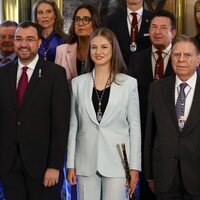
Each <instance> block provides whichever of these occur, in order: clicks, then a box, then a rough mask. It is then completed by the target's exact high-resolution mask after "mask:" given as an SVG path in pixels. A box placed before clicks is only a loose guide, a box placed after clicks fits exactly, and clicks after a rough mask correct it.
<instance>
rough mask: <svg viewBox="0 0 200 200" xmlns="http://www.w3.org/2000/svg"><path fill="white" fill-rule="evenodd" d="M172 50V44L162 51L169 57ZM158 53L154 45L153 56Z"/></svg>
mask: <svg viewBox="0 0 200 200" xmlns="http://www.w3.org/2000/svg"><path fill="white" fill-rule="evenodd" d="M171 48H172V44H171V43H170V45H169V46H168V47H167V48H166V49H164V50H162V52H163V53H165V54H166V55H167V54H169V52H170V51H171ZM156 51H159V50H158V49H157V48H156V47H155V46H154V45H152V52H153V54H154V53H156Z"/></svg>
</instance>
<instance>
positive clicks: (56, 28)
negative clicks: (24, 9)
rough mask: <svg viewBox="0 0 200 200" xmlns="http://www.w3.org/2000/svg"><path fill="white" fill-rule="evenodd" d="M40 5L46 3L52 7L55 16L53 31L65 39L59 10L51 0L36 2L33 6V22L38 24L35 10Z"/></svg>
mask: <svg viewBox="0 0 200 200" xmlns="http://www.w3.org/2000/svg"><path fill="white" fill-rule="evenodd" d="M41 3H47V4H49V5H51V6H52V8H53V10H54V13H55V15H56V19H55V23H54V31H55V32H56V33H57V34H58V35H59V36H60V37H62V38H65V37H66V34H65V33H64V31H63V19H62V17H61V14H60V10H59V8H58V6H57V4H56V2H55V1H53V0H38V1H37V2H36V3H35V4H34V6H33V21H34V22H36V23H37V24H38V20H37V9H38V7H39V5H40V4H41Z"/></svg>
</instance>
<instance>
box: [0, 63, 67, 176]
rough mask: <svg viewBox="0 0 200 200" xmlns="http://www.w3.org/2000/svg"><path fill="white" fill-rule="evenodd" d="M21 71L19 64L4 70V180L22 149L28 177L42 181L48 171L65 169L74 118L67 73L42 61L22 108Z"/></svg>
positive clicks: (0, 151) (0, 150)
mask: <svg viewBox="0 0 200 200" xmlns="http://www.w3.org/2000/svg"><path fill="white" fill-rule="evenodd" d="M17 67H18V63H17V61H16V62H15V63H10V64H8V65H7V66H5V67H3V68H1V69H0V91H1V92H0V155H1V156H0V163H1V164H0V176H3V175H5V174H6V173H8V171H9V169H10V167H11V165H12V163H13V159H14V156H15V153H16V149H17V146H18V147H19V150H20V155H21V157H22V161H23V163H24V166H25V169H26V171H27V172H28V174H29V175H30V176H33V177H40V178H41V177H43V175H44V172H45V170H46V169H47V168H55V169H60V170H61V169H62V168H63V163H64V152H65V148H66V146H65V145H66V138H67V134H68V126H69V114H70V92H69V88H68V84H67V79H66V72H65V70H64V68H62V67H60V66H58V65H56V64H54V63H51V62H48V61H44V60H42V59H39V60H38V62H37V65H36V67H35V69H34V72H33V74H32V77H31V80H30V81H29V84H28V86H27V89H26V91H25V94H24V98H23V102H22V106H21V107H20V108H19V107H18V105H17V97H16V76H17ZM39 70H40V71H41V73H40V72H39Z"/></svg>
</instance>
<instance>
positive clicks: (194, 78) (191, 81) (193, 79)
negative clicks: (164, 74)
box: [175, 72, 197, 88]
mask: <svg viewBox="0 0 200 200" xmlns="http://www.w3.org/2000/svg"><path fill="white" fill-rule="evenodd" d="M196 81H197V73H196V72H195V73H194V74H193V75H192V77H190V78H189V79H188V80H187V81H185V83H187V84H188V85H189V86H190V87H191V88H195V85H196ZM181 83H183V81H181V80H180V78H179V77H178V76H177V75H176V83H175V87H176V88H177V87H179V85H180V84H181Z"/></svg>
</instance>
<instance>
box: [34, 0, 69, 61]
mask: <svg viewBox="0 0 200 200" xmlns="http://www.w3.org/2000/svg"><path fill="white" fill-rule="evenodd" d="M33 17H34V21H35V22H36V23H37V24H39V25H40V27H41V28H42V44H41V46H40V48H39V50H38V53H39V56H40V57H41V58H44V59H45V60H50V61H52V62H54V61H55V55H56V47H57V46H59V45H61V44H63V43H64V42H65V38H66V35H65V34H64V32H63V19H62V17H61V14H60V10H59V8H58V6H57V4H56V2H55V1H53V0H38V1H37V2H36V3H35V5H34V7H33Z"/></svg>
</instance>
